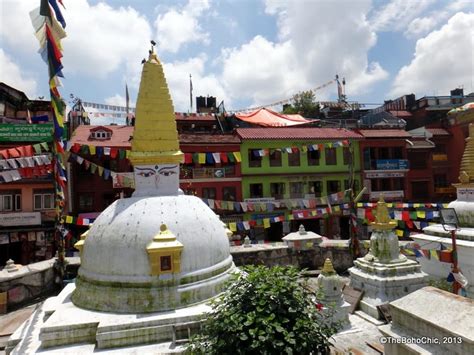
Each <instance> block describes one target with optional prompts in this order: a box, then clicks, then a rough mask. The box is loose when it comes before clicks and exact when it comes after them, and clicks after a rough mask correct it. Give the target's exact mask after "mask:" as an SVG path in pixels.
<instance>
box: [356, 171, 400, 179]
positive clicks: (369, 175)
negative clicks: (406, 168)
mask: <svg viewBox="0 0 474 355" xmlns="http://www.w3.org/2000/svg"><path fill="white" fill-rule="evenodd" d="M365 176H366V177H367V179H377V178H396V177H404V176H405V174H404V173H392V172H386V173H385V172H384V173H366V174H365Z"/></svg>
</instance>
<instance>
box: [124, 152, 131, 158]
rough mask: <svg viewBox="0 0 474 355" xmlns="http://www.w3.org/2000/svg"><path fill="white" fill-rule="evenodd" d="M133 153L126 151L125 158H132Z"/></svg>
mask: <svg viewBox="0 0 474 355" xmlns="http://www.w3.org/2000/svg"><path fill="white" fill-rule="evenodd" d="M131 153H132V151H131V150H126V151H125V158H127V159H128V158H130V154H131Z"/></svg>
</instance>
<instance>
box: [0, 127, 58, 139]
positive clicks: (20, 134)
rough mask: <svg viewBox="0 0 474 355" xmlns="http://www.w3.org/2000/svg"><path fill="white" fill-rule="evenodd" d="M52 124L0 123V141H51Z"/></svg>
mask: <svg viewBox="0 0 474 355" xmlns="http://www.w3.org/2000/svg"><path fill="white" fill-rule="evenodd" d="M52 137H53V124H52V123H43V124H8V123H3V124H0V142H51V140H52Z"/></svg>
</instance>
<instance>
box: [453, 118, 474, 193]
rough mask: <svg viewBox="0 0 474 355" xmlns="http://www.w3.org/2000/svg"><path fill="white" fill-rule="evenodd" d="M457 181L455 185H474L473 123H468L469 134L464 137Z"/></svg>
mask: <svg viewBox="0 0 474 355" xmlns="http://www.w3.org/2000/svg"><path fill="white" fill-rule="evenodd" d="M459 171H460V173H459V182H460V184H455V185H454V186H456V187H468V186H470V187H472V186H474V124H473V123H471V124H469V136H468V137H467V138H466V148H465V149H464V154H463V155H462V160H461V168H460V169H459Z"/></svg>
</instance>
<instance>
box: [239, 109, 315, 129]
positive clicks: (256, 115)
mask: <svg viewBox="0 0 474 355" xmlns="http://www.w3.org/2000/svg"><path fill="white" fill-rule="evenodd" d="M235 117H237V118H238V119H239V120H242V121H244V122H248V123H253V124H257V125H260V126H264V127H285V126H295V125H301V124H305V123H310V122H317V120H307V119H306V118H304V117H303V116H301V115H285V114H282V113H278V112H275V111H272V110H269V109H267V108H261V109H259V110H255V111H252V112H248V113H243V112H237V113H236V114H235Z"/></svg>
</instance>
